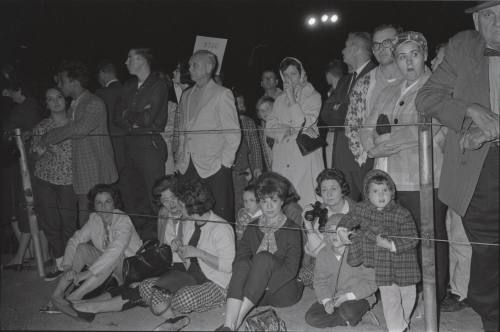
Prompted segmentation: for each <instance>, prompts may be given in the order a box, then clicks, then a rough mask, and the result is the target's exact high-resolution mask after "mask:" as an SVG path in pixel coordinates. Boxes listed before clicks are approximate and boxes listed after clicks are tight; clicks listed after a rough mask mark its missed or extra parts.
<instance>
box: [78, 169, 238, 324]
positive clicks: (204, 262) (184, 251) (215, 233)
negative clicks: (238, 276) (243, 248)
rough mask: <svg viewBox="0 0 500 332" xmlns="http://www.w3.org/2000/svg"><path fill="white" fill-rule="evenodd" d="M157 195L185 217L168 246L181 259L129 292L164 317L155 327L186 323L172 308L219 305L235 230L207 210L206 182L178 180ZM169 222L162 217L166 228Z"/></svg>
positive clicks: (90, 309)
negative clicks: (171, 189)
mask: <svg viewBox="0 0 500 332" xmlns="http://www.w3.org/2000/svg"><path fill="white" fill-rule="evenodd" d="M162 196H163V199H165V200H166V199H167V198H168V199H171V200H176V199H178V202H179V206H180V207H181V209H182V214H183V217H184V220H183V221H182V222H181V223H180V224H179V228H178V231H177V233H176V234H177V237H175V238H172V239H171V240H170V241H171V242H170V245H171V248H172V251H173V252H176V253H177V254H178V257H179V258H180V260H179V262H175V261H176V258H175V254H174V258H173V260H174V264H173V266H172V269H171V270H169V271H168V272H167V273H165V274H164V275H163V276H161V277H159V278H150V279H146V280H144V281H142V282H141V283H140V285H139V287H137V288H134V289H133V290H134V292H135V295H134V296H133V297H135V298H137V297H140V298H141V299H142V301H143V302H144V303H147V304H149V306H150V309H151V311H152V312H153V314H155V315H162V316H163V317H164V318H167V320H166V321H165V322H164V323H163V324H161V325H160V326H158V327H157V328H158V329H160V330H163V329H167V328H173V327H174V326H175V327H176V328H181V327H183V326H185V325H187V324H188V323H189V318H188V317H187V316H179V317H175V318H174V316H175V315H176V314H177V313H181V314H187V313H190V312H193V311H196V312H203V311H207V310H210V309H212V308H215V307H217V306H221V305H222V304H224V302H225V300H226V294H227V293H226V288H227V285H228V284H229V280H230V279H231V269H232V263H233V259H234V254H235V244H234V243H235V242H234V231H233V229H232V227H231V226H230V225H229V224H228V223H227V222H226V221H225V220H224V219H222V218H221V217H219V216H217V215H216V214H214V213H213V212H212V207H213V205H214V203H215V200H214V198H213V196H212V193H211V192H210V189H209V188H208V187H207V186H206V185H205V184H203V183H202V182H200V181H199V180H197V179H183V180H179V182H178V183H177V185H176V186H175V189H174V192H173V195H170V197H168V195H162ZM172 203H173V201H172ZM164 204H165V203H164ZM170 226H171V225H170V224H169V222H167V225H166V228H165V229H166V230H165V233H168V232H169V229H170ZM172 226H173V225H172ZM172 229H173V227H172ZM131 297H132V296H131ZM122 304H123V300H122ZM75 308H76V309H78V310H79V311H85V312H94V313H95V312H104V311H112V310H110V309H109V308H107V310H105V308H103V307H102V306H100V307H98V306H84V305H79V304H77V305H75ZM119 309H121V308H119ZM179 324H180V325H179Z"/></svg>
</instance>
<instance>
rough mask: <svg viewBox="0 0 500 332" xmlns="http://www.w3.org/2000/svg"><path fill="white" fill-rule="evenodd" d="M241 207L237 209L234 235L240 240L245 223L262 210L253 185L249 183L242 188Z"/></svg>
mask: <svg viewBox="0 0 500 332" xmlns="http://www.w3.org/2000/svg"><path fill="white" fill-rule="evenodd" d="M243 206H244V207H243V208H241V209H240V210H239V211H238V218H237V220H236V237H237V239H238V240H241V237H242V236H243V232H245V229H246V228H247V225H248V224H249V223H250V222H252V221H254V220H256V219H257V218H258V217H260V216H261V215H262V210H261V209H260V206H259V204H257V197H256V195H255V186H254V185H253V184H250V185H248V186H246V187H245V189H243Z"/></svg>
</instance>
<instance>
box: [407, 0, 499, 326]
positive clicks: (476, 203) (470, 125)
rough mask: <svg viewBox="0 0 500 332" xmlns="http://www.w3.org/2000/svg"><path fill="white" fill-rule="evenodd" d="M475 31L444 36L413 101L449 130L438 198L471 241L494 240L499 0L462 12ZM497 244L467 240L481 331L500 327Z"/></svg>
mask: <svg viewBox="0 0 500 332" xmlns="http://www.w3.org/2000/svg"><path fill="white" fill-rule="evenodd" d="M466 13H472V18H473V20H474V25H475V28H476V31H463V32H460V33H458V34H457V35H455V36H454V37H452V38H451V39H450V41H449V44H448V48H447V52H446V55H445V58H444V60H443V62H442V63H441V65H440V66H439V67H438V68H437V70H436V71H435V72H434V73H433V75H432V76H431V78H430V79H429V80H428V81H427V83H426V84H425V85H424V86H423V87H422V88H421V90H420V92H419V94H418V96H417V98H416V106H417V109H418V110H419V111H422V112H425V113H427V114H428V115H431V116H434V117H436V118H437V119H439V121H440V122H441V123H443V124H444V125H446V126H447V127H448V128H449V129H450V130H449V131H448V135H447V139H446V145H445V156H444V161H443V168H442V173H441V181H440V185H439V198H440V199H441V200H442V201H443V202H444V203H446V204H447V205H448V206H449V207H450V208H452V209H453V210H454V211H456V212H457V213H458V214H459V215H460V216H462V217H463V220H462V222H463V225H464V228H465V231H466V233H467V236H468V238H469V241H471V242H476V243H477V242H481V243H487V244H497V245H498V243H499V222H498V220H499V206H498V200H499V195H498V192H499V178H498V173H499V171H498V166H499V165H498V158H499V144H498V137H499V115H498V114H499V104H500V1H484V2H480V3H479V4H478V5H476V6H475V7H472V8H469V9H467V10H466ZM498 272H499V269H498V247H497V246H495V245H484V244H474V243H472V259H471V272H470V282H469V291H468V300H469V302H470V304H471V306H472V308H473V309H474V310H475V311H476V312H477V313H478V314H479V315H480V316H481V319H482V322H483V327H484V330H485V331H497V330H498V292H499V273H498Z"/></svg>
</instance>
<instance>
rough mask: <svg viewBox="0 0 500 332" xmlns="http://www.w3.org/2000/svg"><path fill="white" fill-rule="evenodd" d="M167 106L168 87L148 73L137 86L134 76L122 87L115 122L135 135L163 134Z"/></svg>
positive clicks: (158, 78)
mask: <svg viewBox="0 0 500 332" xmlns="http://www.w3.org/2000/svg"><path fill="white" fill-rule="evenodd" d="M167 107H168V88H167V85H166V83H165V82H164V81H163V80H162V79H161V78H160V77H159V76H158V75H157V74H156V73H150V74H149V76H148V77H147V78H146V80H145V81H144V83H143V84H142V85H141V86H140V87H138V80H137V77H134V78H132V79H130V80H128V81H127V82H125V84H124V85H123V90H122V94H121V96H120V98H119V99H118V102H117V105H116V110H115V112H114V123H115V125H117V126H118V127H120V128H122V129H124V130H126V131H127V132H131V133H134V134H141V133H148V132H152V131H153V132H162V131H163V130H164V129H165V125H166V123H167V113H168V112H167Z"/></svg>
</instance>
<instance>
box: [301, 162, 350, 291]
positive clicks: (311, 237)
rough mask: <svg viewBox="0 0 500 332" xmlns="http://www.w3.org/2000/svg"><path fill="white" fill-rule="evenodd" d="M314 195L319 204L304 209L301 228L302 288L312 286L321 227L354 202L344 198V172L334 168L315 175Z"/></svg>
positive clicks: (347, 210) (321, 232)
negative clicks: (302, 241)
mask: <svg viewBox="0 0 500 332" xmlns="http://www.w3.org/2000/svg"><path fill="white" fill-rule="evenodd" d="M316 182H317V187H316V194H317V195H318V196H320V197H321V200H322V202H316V203H315V204H314V205H309V206H307V207H306V208H305V209H304V218H303V222H304V228H305V232H306V243H305V246H304V251H305V253H306V254H307V255H305V257H304V264H303V267H302V269H301V270H300V273H299V277H300V279H301V280H302V282H303V283H304V285H305V286H311V285H312V279H313V271H314V258H316V257H317V256H318V253H319V252H320V250H321V249H322V248H323V247H324V246H325V242H324V234H323V232H324V225H325V224H326V222H327V221H328V218H329V217H330V216H332V215H334V214H339V213H340V214H346V213H348V212H349V207H350V206H352V205H353V204H354V202H353V201H352V200H351V199H350V198H349V197H348V195H349V184H348V183H347V181H346V179H345V176H344V173H342V171H341V170H339V169H337V168H327V169H325V170H323V171H322V172H321V173H319V175H318V177H317V178H316Z"/></svg>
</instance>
